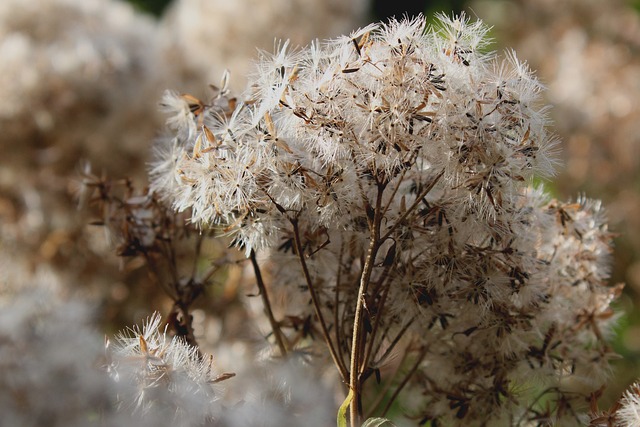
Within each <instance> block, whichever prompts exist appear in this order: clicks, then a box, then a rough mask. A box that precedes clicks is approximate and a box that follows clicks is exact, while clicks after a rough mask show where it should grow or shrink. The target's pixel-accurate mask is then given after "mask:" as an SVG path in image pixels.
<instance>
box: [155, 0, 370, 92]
mask: <svg viewBox="0 0 640 427" xmlns="http://www.w3.org/2000/svg"><path fill="white" fill-rule="evenodd" d="M367 6H368V4H367V1H365V0H354V1H349V2H343V1H339V0H329V1H314V0H293V1H291V0H271V1H260V0H236V1H224V0H178V1H176V2H175V3H174V4H173V5H172V7H171V8H170V10H169V11H168V12H167V14H166V16H165V18H164V19H163V22H162V27H163V33H164V44H165V46H166V49H167V53H168V55H169V56H170V57H171V58H174V59H173V60H171V61H170V62H171V63H180V67H181V70H180V72H181V73H182V74H183V76H184V77H185V81H184V85H185V87H186V88H188V89H189V90H195V91H200V90H202V89H203V88H202V87H201V86H194V85H192V84H191V83H189V81H194V80H195V81H203V80H204V81H207V80H209V81H217V79H218V76H219V75H220V74H221V73H222V72H223V71H224V70H225V69H228V70H230V71H231V73H232V75H233V76H234V80H233V81H232V82H231V83H232V85H233V87H234V89H235V90H236V91H237V90H241V89H243V88H244V87H245V84H246V79H245V76H246V75H247V74H248V71H249V69H250V66H251V59H252V58H253V57H254V56H255V51H256V48H260V49H270V48H272V47H273V43H274V39H278V38H285V37H286V38H289V39H291V40H292V43H293V44H294V45H303V44H306V43H308V42H309V40H311V39H312V38H315V37H320V38H326V37H334V36H337V35H339V34H342V33H344V32H347V31H350V30H351V29H352V28H354V27H357V26H358V25H361V24H362V22H363V21H364V19H365V17H366V13H367ZM176 58H180V59H179V60H176ZM183 90H184V89H183ZM196 93H197V92H196Z"/></svg>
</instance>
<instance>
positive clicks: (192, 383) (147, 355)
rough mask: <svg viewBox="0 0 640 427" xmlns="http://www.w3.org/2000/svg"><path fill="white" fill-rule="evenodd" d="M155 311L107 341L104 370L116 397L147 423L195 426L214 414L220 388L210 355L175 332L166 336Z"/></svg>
mask: <svg viewBox="0 0 640 427" xmlns="http://www.w3.org/2000/svg"><path fill="white" fill-rule="evenodd" d="M161 322H162V319H161V317H160V315H159V314H158V313H155V314H154V315H153V316H151V317H150V318H149V319H147V321H146V322H145V323H144V325H143V327H142V328H139V327H137V326H136V327H134V328H133V329H130V330H128V331H126V332H122V333H120V334H119V335H118V336H117V337H116V339H115V342H114V343H113V345H108V347H107V352H108V364H107V369H108V372H109V375H110V376H111V378H112V379H113V380H115V381H116V382H118V383H121V385H120V389H119V390H120V395H119V396H118V400H119V402H120V404H121V406H122V407H124V408H126V409H127V410H133V411H134V412H135V413H137V414H140V416H141V417H142V418H143V419H145V420H146V422H149V420H150V419H154V420H156V421H157V422H161V424H162V425H164V424H166V423H167V422H168V421H169V420H172V421H171V425H179V426H196V425H202V424H203V423H204V422H211V421H212V420H213V419H214V418H215V417H216V416H217V412H218V411H217V409H218V407H217V405H216V404H215V402H216V401H218V400H219V399H220V393H219V390H216V388H215V386H214V383H215V380H216V373H215V371H214V368H213V359H212V358H211V357H206V356H203V355H200V353H199V352H198V349H197V348H195V347H192V346H190V345H189V344H187V343H185V342H184V341H183V340H181V339H180V338H178V337H174V338H171V337H169V336H167V332H166V327H165V328H164V330H163V329H161Z"/></svg>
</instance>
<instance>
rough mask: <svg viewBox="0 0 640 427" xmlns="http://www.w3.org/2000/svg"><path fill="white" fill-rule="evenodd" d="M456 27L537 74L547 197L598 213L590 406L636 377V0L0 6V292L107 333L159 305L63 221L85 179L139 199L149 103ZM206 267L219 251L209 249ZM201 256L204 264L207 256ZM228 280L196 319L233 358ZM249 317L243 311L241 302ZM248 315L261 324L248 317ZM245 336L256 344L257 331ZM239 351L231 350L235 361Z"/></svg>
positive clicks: (235, 284)
mask: <svg viewBox="0 0 640 427" xmlns="http://www.w3.org/2000/svg"><path fill="white" fill-rule="evenodd" d="M461 11H465V12H466V13H467V15H468V16H470V17H471V18H472V19H475V18H476V17H477V18H481V19H482V20H483V21H485V23H487V24H488V25H490V26H492V27H493V29H492V32H491V34H492V37H493V38H494V40H495V44H494V48H495V49H496V50H497V51H498V52H500V51H502V50H504V49H507V48H513V49H514V50H515V51H516V52H517V55H518V57H519V58H520V59H523V60H526V61H528V63H529V64H530V66H531V68H532V69H534V70H537V75H538V77H539V78H540V80H541V81H542V82H543V83H544V84H545V85H546V86H547V88H548V89H547V91H546V92H545V96H546V99H547V101H548V102H549V103H550V104H551V105H552V106H553V108H552V110H551V111H550V115H551V117H552V119H553V122H554V127H555V132H556V133H557V134H558V136H559V137H560V139H561V141H562V159H563V166H562V168H561V170H560V171H559V174H558V176H557V178H556V179H555V180H554V181H553V182H549V183H546V184H547V186H548V188H549V190H550V191H551V192H552V193H553V194H554V195H555V196H557V197H558V198H561V199H569V198H572V199H574V200H575V199H576V198H577V197H578V196H580V195H587V196H588V197H590V198H595V199H601V200H603V202H604V204H605V206H606V207H607V210H608V213H609V220H610V228H611V230H612V231H613V232H614V233H616V235H617V237H616V240H615V241H616V246H615V250H614V252H613V256H612V272H611V276H612V278H611V282H612V283H619V282H625V283H626V289H625V292H624V295H623V296H622V298H621V299H620V300H619V301H618V302H617V303H616V307H617V310H618V312H619V313H620V320H619V325H620V326H619V328H618V331H617V334H616V336H615V337H613V339H612V345H613V346H614V347H615V349H616V350H617V352H618V353H619V354H620V355H621V358H620V359H619V360H616V361H615V362H614V364H613V372H612V375H613V381H612V384H611V386H610V387H609V389H608V390H607V392H606V396H605V398H604V400H603V403H604V404H605V405H606V404H610V403H611V402H613V401H614V400H615V398H616V397H617V396H619V395H620V393H621V392H622V390H623V389H625V388H626V387H627V386H628V385H629V384H630V383H631V382H633V381H634V380H636V379H637V378H638V377H640V2H639V1H637V0H635V1H631V0H608V1H601V0H467V1H463V0H438V1H425V2H423V3H422V4H421V3H419V2H416V1H398V0H396V1H384V0H375V1H370V0H353V1H343V0H325V1H321V0H269V1H267V0H235V1H228V0H131V1H130V3H125V2H120V1H116V0H32V1H29V2H25V1H23V0H3V1H2V4H0V63H1V65H0V167H1V169H0V272H1V273H0V274H1V275H0V279H1V280H2V282H3V283H12V284H14V285H13V286H16V285H15V284H24V286H28V284H29V283H35V282H42V281H45V282H47V283H49V286H52V287H54V288H55V289H56V290H57V291H58V292H60V293H63V294H70V293H74V294H76V293H80V294H82V295H84V296H86V297H88V298H91V299H92V300H93V301H95V304H96V313H98V314H97V316H96V317H97V318H98V319H100V321H101V322H102V325H101V326H102V327H103V329H104V330H105V331H107V332H112V331H115V330H119V329H122V328H123V327H124V326H126V325H129V324H131V323H133V322H136V321H138V320H139V319H140V318H141V317H143V316H146V315H148V314H149V313H150V312H151V311H153V310H155V309H158V310H160V311H165V312H166V310H167V307H168V304H169V302H168V299H167V298H166V296H165V295H164V294H163V293H162V292H161V291H160V290H159V288H158V285H157V283H156V282H155V281H154V279H153V278H152V277H151V276H150V275H149V272H148V270H147V269H146V268H145V266H144V263H142V262H140V261H139V260H138V261H136V260H126V261H123V260H122V259H120V258H119V257H117V256H116V254H115V251H114V250H113V248H114V242H113V239H114V237H113V236H106V235H105V231H104V227H97V226H92V225H89V222H90V220H91V218H94V217H95V216H96V214H100V213H99V212H98V213H96V212H95V211H92V210H91V208H90V207H83V208H81V209H79V208H78V195H79V189H80V187H81V185H80V183H81V181H82V174H83V172H84V173H86V172H88V171H89V169H88V166H87V165H89V164H90V165H91V171H92V173H93V174H94V175H97V176H105V177H113V178H114V179H117V178H120V177H125V176H126V177H129V178H131V179H132V181H133V182H134V184H135V185H136V186H137V188H139V189H140V191H142V188H143V187H144V185H145V182H146V181H145V176H146V169H147V166H146V165H147V162H148V161H149V158H150V155H151V145H152V141H153V139H154V137H156V136H157V135H158V134H159V133H160V132H161V131H162V126H163V123H162V122H163V120H162V115H161V114H160V113H159V112H158V103H159V102H160V99H161V97H162V93H163V91H164V90H165V89H173V90H176V91H178V92H181V93H191V94H193V95H195V96H198V97H206V96H207V93H208V92H207V91H208V89H207V85H208V84H209V83H212V84H219V81H220V78H221V75H222V73H223V71H224V70H225V69H228V70H230V72H231V81H230V86H231V88H232V89H233V90H236V91H241V90H243V89H244V87H245V77H244V76H246V74H247V73H249V72H251V58H253V57H255V55H256V54H257V50H256V48H260V49H265V50H267V51H271V50H273V48H274V39H278V38H290V39H291V40H292V44H293V45H305V44H307V43H308V42H309V41H310V40H312V39H315V38H320V39H322V38H327V37H335V36H337V35H340V34H343V33H348V32H350V31H351V30H352V29H355V28H357V27H359V26H362V25H365V24H366V23H368V22H371V21H375V20H385V19H388V18H389V17H390V16H396V17H397V18H401V17H402V16H404V15H408V16H411V15H415V14H418V13H424V14H425V15H426V16H427V17H430V16H432V15H433V13H435V12H445V13H448V14H450V13H459V12H461ZM205 249H206V251H205V252H206V253H208V254H209V255H210V257H215V256H221V255H220V254H221V253H222V251H223V248H221V247H220V246H216V244H215V243H211V244H210V245H209V246H208V247H206V248H205ZM207 251H208V252H207ZM247 293H250V290H248V289H247V288H246V284H243V279H242V272H241V271H240V269H237V270H233V269H229V270H224V272H223V273H221V274H220V276H219V277H217V278H216V279H215V280H214V285H213V286H212V289H210V290H209V291H208V292H207V293H206V295H205V296H204V298H202V299H201V301H200V303H199V305H198V306H197V310H196V312H195V314H196V320H197V321H198V322H201V323H202V325H200V326H199V327H200V328H201V332H200V335H201V336H202V339H203V341H205V342H207V343H210V344H211V345H212V346H215V343H216V342H221V341H225V342H230V341H231V342H237V343H238V346H239V347H235V348H232V349H231V350H222V349H220V354H218V356H217V357H218V359H220V360H221V362H220V363H223V364H224V352H225V351H227V353H228V354H229V356H228V357H229V359H233V358H234V356H233V354H234V352H237V351H244V350H246V348H245V347H242V345H244V344H242V343H245V342H246V341H247V340H249V339H250V338H249V337H248V336H247V335H250V334H248V333H247V332H246V331H242V330H241V328H239V327H234V325H241V324H242V323H243V322H242V319H245V318H246V317H247V316H251V315H255V314H252V313H251V303H249V304H247V303H246V301H244V300H245V296H246V294H247ZM256 304H258V302H257V301H256ZM257 311H259V310H257ZM256 332H259V331H256ZM243 349H244V350H243Z"/></svg>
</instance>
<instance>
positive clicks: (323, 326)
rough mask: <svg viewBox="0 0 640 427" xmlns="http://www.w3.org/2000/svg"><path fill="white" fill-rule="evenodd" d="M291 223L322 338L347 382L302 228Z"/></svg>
mask: <svg viewBox="0 0 640 427" xmlns="http://www.w3.org/2000/svg"><path fill="white" fill-rule="evenodd" d="M289 221H290V222H291V225H292V226H293V241H294V244H295V247H296V254H297V255H298V260H299V261H300V265H301V267H302V273H303V274H304V279H305V281H306V283H307V287H308V288H309V293H310V294H311V303H312V304H313V308H314V310H315V313H316V316H317V317H318V320H319V322H320V328H321V329H322V336H323V337H324V340H325V342H326V343H327V346H328V347H329V352H330V353H331V358H332V359H333V363H334V364H335V365H336V367H337V368H338V371H340V375H341V377H342V380H343V381H345V382H346V381H347V377H348V373H347V368H346V366H345V365H344V363H343V362H342V360H341V359H340V356H339V355H338V353H337V352H336V349H335V346H334V345H333V341H332V340H331V335H330V334H329V328H327V322H326V321H325V319H324V315H323V314H322V307H321V305H320V298H319V297H318V293H317V290H316V288H315V286H314V284H313V280H312V279H311V274H310V273H309V268H308V267H307V261H306V259H305V257H304V249H303V248H302V242H301V241H300V228H299V227H298V219H297V218H289ZM334 327H337V325H334Z"/></svg>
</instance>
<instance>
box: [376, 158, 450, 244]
mask: <svg viewBox="0 0 640 427" xmlns="http://www.w3.org/2000/svg"><path fill="white" fill-rule="evenodd" d="M442 175H444V170H443V171H442V172H440V173H439V174H438V175H436V177H435V178H434V179H433V181H431V182H430V183H429V185H427V186H426V187H425V189H424V190H423V191H422V192H421V193H420V194H418V196H417V197H416V200H415V201H414V202H413V204H412V205H411V206H410V207H409V208H408V209H407V210H406V211H404V213H403V214H402V215H401V216H400V218H398V220H397V221H396V222H395V224H393V225H392V226H391V228H389V230H387V232H386V233H385V234H384V236H382V239H381V240H382V241H385V240H387V239H388V238H389V237H390V236H391V234H392V233H393V232H394V231H395V229H396V228H398V227H399V226H400V224H402V222H403V221H404V220H405V219H407V217H408V216H409V215H410V214H411V213H412V212H413V211H414V210H415V208H417V207H418V205H419V204H420V202H421V201H422V199H423V198H424V197H425V196H426V195H427V194H429V192H430V191H431V190H432V189H433V187H435V185H436V183H437V182H438V181H439V180H440V178H442Z"/></svg>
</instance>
